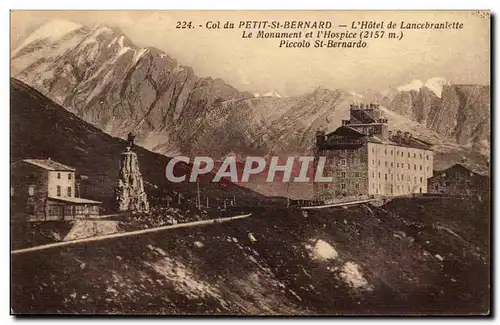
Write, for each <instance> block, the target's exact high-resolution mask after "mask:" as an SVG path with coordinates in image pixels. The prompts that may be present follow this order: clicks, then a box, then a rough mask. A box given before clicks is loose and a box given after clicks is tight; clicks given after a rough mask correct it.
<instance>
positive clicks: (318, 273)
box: [11, 198, 490, 315]
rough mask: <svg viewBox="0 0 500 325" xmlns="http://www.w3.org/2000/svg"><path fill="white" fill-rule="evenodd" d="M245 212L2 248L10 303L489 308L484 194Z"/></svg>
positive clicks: (313, 309)
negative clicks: (33, 248) (205, 222)
mask: <svg viewBox="0 0 500 325" xmlns="http://www.w3.org/2000/svg"><path fill="white" fill-rule="evenodd" d="M253 212H254V214H253V216H252V217H251V218H248V219H241V220H238V221H234V222H232V223H225V224H218V225H217V224H216V225H210V226H205V227H198V228H189V229H187V228H186V229H173V230H170V231H164V232H159V233H153V234H148V235H144V236H133V237H125V238H120V239H108V240H104V241H98V242H91V243H86V244H82V245H72V246H66V247H60V248H53V249H48V250H44V251H39V252H32V253H26V254H19V255H13V256H12V306H11V307H12V310H13V312H14V313H16V314H17V313H44V314H47V313H49V314H52V313H58V314H59V313H84V314H93V313H98V314H103V313H110V314H153V315H157V314H197V315H206V314H208V315H213V314H225V315H234V314H247V315H248V314H250V315H318V314H319V315H339V314H341V315H351V314H356V315H362V314H371V315H373V314H379V315H401V314H418V315H422V314H423V315H443V314H445V315H450V314H452V315H459V314H460V315H470V314H483V315H484V314H488V313H489V311H490V288H489V283H490V280H489V279H490V268H489V262H490V258H489V247H490V246H489V245H490V244H489V239H488V237H487V236H485V234H487V233H488V229H489V228H488V227H489V203H486V202H483V203H479V202H477V201H471V200H463V199H450V198H447V199H443V198H437V199H436V198H420V199H397V200H394V201H392V202H390V203H388V204H386V205H384V206H381V207H375V206H372V205H365V206H359V207H352V208H349V209H341V208H338V209H332V210H329V211H328V210H324V211H321V212H315V213H312V212H311V213H310V214H309V215H307V216H305V215H303V214H301V213H300V212H299V211H295V210H285V209H275V208H274V209H273V208H271V207H270V208H269V209H266V210H255V211H253ZM456 216H460V218H457V217H456ZM39 270H43V272H40V271H39ZM47 297H50V299H47Z"/></svg>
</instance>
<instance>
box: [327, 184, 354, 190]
mask: <svg viewBox="0 0 500 325" xmlns="http://www.w3.org/2000/svg"><path fill="white" fill-rule="evenodd" d="M328 187H329V184H323V188H328ZM340 188H341V189H343V190H345V189H346V184H345V183H341V184H340ZM354 188H355V189H357V190H358V189H359V184H358V183H354Z"/></svg>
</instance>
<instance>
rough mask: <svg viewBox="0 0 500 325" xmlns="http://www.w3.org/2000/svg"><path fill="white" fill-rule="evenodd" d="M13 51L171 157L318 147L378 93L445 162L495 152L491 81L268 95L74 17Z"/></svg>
mask: <svg viewBox="0 0 500 325" xmlns="http://www.w3.org/2000/svg"><path fill="white" fill-rule="evenodd" d="M52 30H58V32H57V33H49V32H48V31H52ZM11 58H12V62H11V68H12V74H11V75H12V77H15V78H17V79H19V80H21V81H23V82H25V83H26V84H28V85H30V86H32V87H33V88H35V89H37V90H38V91H39V92H41V93H42V94H44V95H45V96H47V97H48V98H50V99H52V100H53V101H55V102H56V103H57V104H59V105H61V106H63V107H65V108H66V109H67V110H69V111H70V112H72V113H74V114H75V115H76V116H78V117H80V118H81V119H83V120H84V121H86V122H88V123H91V124H92V125H94V126H96V127H97V128H99V129H101V130H103V131H104V132H106V133H108V134H110V135H112V136H115V137H119V138H125V137H126V135H127V134H128V133H129V132H134V133H135V134H137V139H138V142H139V144H140V145H142V146H144V147H145V148H147V149H150V150H152V151H155V152H158V153H161V154H164V155H168V156H175V155H179V154H183V155H188V156H194V155H202V154H203V155H210V156H211V157H214V158H217V159H222V158H223V157H225V156H227V155H228V154H237V155H240V156H247V155H280V156H290V155H299V154H308V153H311V150H312V148H313V146H314V133H315V131H316V130H317V129H324V130H326V131H333V130H334V129H335V128H336V127H338V126H339V125H340V124H341V120H342V119H346V118H348V116H349V104H350V103H352V102H360V101H370V100H375V101H377V102H379V103H380V104H381V107H382V110H383V112H384V113H385V115H386V116H387V117H388V119H389V123H390V124H391V128H392V129H401V130H403V131H409V132H412V133H413V135H414V136H417V137H420V138H422V139H423V140H426V141H429V142H431V143H433V144H435V150H436V156H437V158H436V164H437V166H436V168H444V167H447V166H449V165H451V164H452V163H454V162H457V160H460V159H462V158H463V157H464V156H465V157H467V159H470V160H472V161H473V162H475V163H478V164H485V163H486V161H487V160H488V159H489V150H490V139H489V136H490V87H489V86H483V85H455V84H450V83H449V82H447V81H446V80H444V79H442V78H433V79H430V80H429V81H427V82H425V83H424V82H421V81H418V80H414V81H412V82H411V83H410V84H408V85H403V86H399V87H394V88H391V89H388V90H387V91H385V92H382V93H376V94H361V95H360V94H357V93H355V92H354V91H349V90H344V89H335V90H331V89H327V88H324V87H318V88H317V89H316V90H314V91H313V92H311V93H307V94H304V95H301V96H295V97H283V96H281V95H280V94H278V93H277V92H275V91H271V92H269V93H268V94H264V95H258V94H252V93H249V92H242V91H239V90H237V89H236V88H234V87H232V86H231V85H229V84H227V83H226V82H224V81H223V80H221V79H213V78H200V77H198V76H196V74H195V73H194V71H193V69H192V68H191V67H188V66H184V65H181V64H179V63H178V62H177V61H176V60H175V59H173V58H171V57H170V56H169V55H167V54H166V53H164V52H162V51H160V50H158V49H156V48H151V47H148V48H140V47H137V46H135V45H134V44H133V43H132V41H131V40H130V39H128V38H127V36H126V35H125V34H124V33H123V32H122V31H121V30H120V29H118V28H113V27H109V26H105V25H99V26H96V27H94V28H88V27H85V26H81V25H79V24H75V23H72V22H67V21H53V22H50V23H48V24H47V25H44V26H42V27H40V28H39V29H38V30H36V31H35V32H34V33H33V34H32V35H31V36H29V37H28V38H26V39H25V41H24V42H23V43H22V44H20V46H19V47H17V48H16V49H15V50H14V51H13V52H12V56H11Z"/></svg>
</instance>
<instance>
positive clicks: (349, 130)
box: [327, 126, 365, 138]
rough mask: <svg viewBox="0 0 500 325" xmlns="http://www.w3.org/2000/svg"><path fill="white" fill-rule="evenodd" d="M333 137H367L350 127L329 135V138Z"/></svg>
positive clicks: (341, 127) (339, 128) (338, 129)
mask: <svg viewBox="0 0 500 325" xmlns="http://www.w3.org/2000/svg"><path fill="white" fill-rule="evenodd" d="M331 135H340V136H343V137H353V138H359V137H362V136H365V134H364V133H361V132H359V131H358V130H356V129H354V128H351V127H349V126H340V127H338V128H337V129H336V130H335V131H333V132H331V133H329V134H327V137H328V136H331Z"/></svg>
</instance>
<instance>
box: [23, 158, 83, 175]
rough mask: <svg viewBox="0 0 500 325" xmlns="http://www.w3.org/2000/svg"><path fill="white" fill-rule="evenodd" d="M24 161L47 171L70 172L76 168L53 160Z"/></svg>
mask: <svg viewBox="0 0 500 325" xmlns="http://www.w3.org/2000/svg"><path fill="white" fill-rule="evenodd" d="M22 161H24V162H27V163H28V164H31V165H34V166H37V167H40V168H43V169H46V170H53V171H68V172H74V171H75V168H73V167H70V166H67V165H64V164H61V163H60V162H57V161H54V160H51V159H23V160H22Z"/></svg>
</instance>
